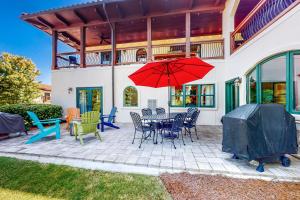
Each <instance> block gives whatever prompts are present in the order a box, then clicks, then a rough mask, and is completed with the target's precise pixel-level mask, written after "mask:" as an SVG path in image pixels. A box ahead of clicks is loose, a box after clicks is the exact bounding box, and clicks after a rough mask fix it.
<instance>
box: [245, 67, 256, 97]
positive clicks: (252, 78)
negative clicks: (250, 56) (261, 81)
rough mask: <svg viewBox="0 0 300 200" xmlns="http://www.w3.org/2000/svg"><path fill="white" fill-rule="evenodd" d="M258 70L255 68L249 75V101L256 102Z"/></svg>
mask: <svg viewBox="0 0 300 200" xmlns="http://www.w3.org/2000/svg"><path fill="white" fill-rule="evenodd" d="M256 74H257V70H256V69H255V70H253V71H252V72H251V73H250V74H249V76H248V77H247V85H248V96H247V98H248V102H249V103H256V87H257V77H256V76H257V75H256Z"/></svg>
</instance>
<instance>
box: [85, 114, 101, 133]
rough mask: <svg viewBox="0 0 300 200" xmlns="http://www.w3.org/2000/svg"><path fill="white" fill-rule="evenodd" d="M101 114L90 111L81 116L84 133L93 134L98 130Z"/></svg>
mask: <svg viewBox="0 0 300 200" xmlns="http://www.w3.org/2000/svg"><path fill="white" fill-rule="evenodd" d="M99 118H100V114H99V112H97V111H90V112H86V113H83V114H82V115H81V126H82V129H83V130H82V132H83V133H91V132H95V131H96V130H97V125H98V123H99V122H100V119H99Z"/></svg>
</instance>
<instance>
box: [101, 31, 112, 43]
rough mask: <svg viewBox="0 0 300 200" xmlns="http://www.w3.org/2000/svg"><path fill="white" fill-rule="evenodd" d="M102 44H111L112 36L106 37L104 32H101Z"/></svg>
mask: <svg viewBox="0 0 300 200" xmlns="http://www.w3.org/2000/svg"><path fill="white" fill-rule="evenodd" d="M99 37H100V44H104V43H106V44H110V37H106V36H105V35H104V34H103V33H101V34H100V36H99Z"/></svg>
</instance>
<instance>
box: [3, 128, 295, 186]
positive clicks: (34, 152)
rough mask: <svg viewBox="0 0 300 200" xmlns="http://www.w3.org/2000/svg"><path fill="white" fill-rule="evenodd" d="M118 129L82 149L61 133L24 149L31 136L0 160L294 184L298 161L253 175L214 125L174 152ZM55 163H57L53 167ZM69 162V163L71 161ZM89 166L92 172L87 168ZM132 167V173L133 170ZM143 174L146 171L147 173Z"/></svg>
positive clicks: (10, 146)
mask: <svg viewBox="0 0 300 200" xmlns="http://www.w3.org/2000/svg"><path fill="white" fill-rule="evenodd" d="M119 126H120V128H121V129H119V130H116V129H109V128H107V129H106V131H105V132H104V133H101V137H102V140H103V141H99V140H97V139H96V138H95V137H94V136H93V135H92V134H91V135H87V136H85V139H84V142H85V144H84V145H80V143H79V141H75V139H74V137H72V136H70V135H69V132H68V131H66V130H64V129H62V137H61V139H60V140H55V139H54V137H49V138H45V139H43V140H42V141H39V142H36V143H34V144H30V145H26V144H25V141H26V140H27V139H28V138H29V137H30V136H32V135H33V134H34V132H35V131H33V132H30V133H29V136H21V137H17V138H12V139H8V140H3V141H0V156H11V157H18V158H24V159H28V158H29V159H33V160H40V161H41V162H50V163H51V162H53V163H60V164H71V165H72V164H74V165H75V166H79V167H80V166H81V165H83V163H84V162H85V164H84V165H85V167H87V168H89V165H90V166H91V168H93V167H94V168H97V167H95V166H100V168H101V165H106V168H108V169H110V168H114V166H115V165H122V167H123V168H124V167H125V168H127V169H129V170H127V171H129V172H130V170H131V169H132V172H135V170H134V169H135V168H136V167H140V168H141V169H140V172H139V173H143V172H145V174H147V172H148V174H149V173H150V174H151V170H152V171H153V170H156V171H159V172H164V171H168V172H177V171H189V172H192V173H206V174H225V175H230V176H236V177H253V176H254V177H257V178H266V179H278V180H295V181H300V160H298V159H296V158H294V157H291V160H292V164H291V166H290V167H288V168H286V167H282V166H281V165H280V164H279V163H276V164H266V165H265V172H263V173H258V172H256V171H255V168H256V163H253V162H251V163H248V162H247V161H244V160H233V159H231V156H232V155H231V154H227V153H223V152H222V150H221V148H222V145H221V143H222V132H221V131H222V130H221V127H219V126H199V127H198V135H199V140H197V139H196V137H195V135H193V136H194V142H191V140H190V138H189V137H188V136H185V137H184V139H185V143H186V145H183V144H182V142H181V140H180V141H178V140H177V141H176V143H175V145H176V147H177V149H174V148H173V147H172V144H171V142H169V141H164V143H162V144H161V143H160V137H158V141H159V142H158V144H156V145H155V144H153V143H152V139H149V140H147V141H145V142H144V143H143V144H142V147H141V148H140V149H139V148H138V146H139V140H138V139H137V140H136V141H135V143H134V144H132V138H133V130H134V129H133V126H132V124H119ZM57 160H60V161H59V162H58V161H57ZM71 161H72V162H71ZM92 166H93V167H92ZM134 167H135V168H134ZM148 170H149V171H148Z"/></svg>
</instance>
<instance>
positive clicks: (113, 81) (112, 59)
mask: <svg viewBox="0 0 300 200" xmlns="http://www.w3.org/2000/svg"><path fill="white" fill-rule="evenodd" d="M102 6H103V10H104V14H105V17H106V20H107V22H108V24H109V27H110V32H111V47H112V51H111V70H112V71H111V81H112V82H111V86H112V107H115V53H116V52H115V49H114V48H113V42H114V43H115V41H114V40H115V27H114V26H113V25H112V23H111V22H110V20H109V17H108V14H107V11H106V6H105V3H103V4H102Z"/></svg>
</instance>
